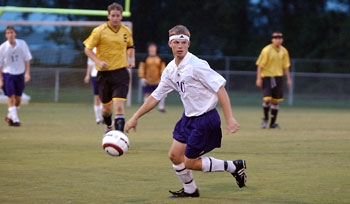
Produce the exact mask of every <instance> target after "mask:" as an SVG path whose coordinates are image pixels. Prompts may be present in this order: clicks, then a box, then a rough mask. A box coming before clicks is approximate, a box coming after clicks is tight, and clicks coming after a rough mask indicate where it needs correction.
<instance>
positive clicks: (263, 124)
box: [261, 118, 269, 129]
mask: <svg viewBox="0 0 350 204" xmlns="http://www.w3.org/2000/svg"><path fill="white" fill-rule="evenodd" d="M268 122H269V120H268V119H265V118H262V122H261V128H263V129H265V128H267V123H268Z"/></svg>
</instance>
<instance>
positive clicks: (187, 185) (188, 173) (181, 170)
mask: <svg viewBox="0 0 350 204" xmlns="http://www.w3.org/2000/svg"><path fill="white" fill-rule="evenodd" d="M173 168H174V170H175V171H176V174H177V176H178V177H179V179H180V181H181V182H182V183H183V186H184V191H185V192H186V193H194V192H195V191H196V189H197V186H196V182H194V180H193V177H192V170H190V169H186V167H185V164H184V163H181V164H178V165H175V164H173Z"/></svg>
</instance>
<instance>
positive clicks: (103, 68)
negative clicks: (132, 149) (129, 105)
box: [84, 3, 135, 132]
mask: <svg viewBox="0 0 350 204" xmlns="http://www.w3.org/2000/svg"><path fill="white" fill-rule="evenodd" d="M122 13H123V7H122V6H121V5H119V4H117V3H113V4H111V5H109V6H108V16H107V17H108V22H107V23H105V24H102V25H100V26H98V27H96V28H95V29H94V30H93V31H92V33H91V34H90V36H89V37H88V38H87V39H86V40H85V41H84V45H85V54H86V55H87V56H88V57H89V58H91V59H92V60H93V61H94V62H95V64H96V69H97V70H98V74H97V85H98V92H99V96H100V99H101V101H102V104H103V108H102V115H103V119H104V121H105V124H106V130H105V132H108V131H110V130H112V129H113V125H112V109H113V108H114V113H115V118H114V126H115V129H116V130H120V131H124V124H125V116H124V104H125V100H126V96H127V94H128V89H129V82H130V76H129V72H128V70H127V69H126V68H132V67H135V50H134V42H133V38H132V34H131V31H130V30H129V28H128V27H126V26H124V25H123V24H121V20H122V19H123V16H122ZM94 47H96V49H97V51H96V54H95V53H94V52H93V51H92V49H93V48H94ZM127 56H128V58H129V60H127Z"/></svg>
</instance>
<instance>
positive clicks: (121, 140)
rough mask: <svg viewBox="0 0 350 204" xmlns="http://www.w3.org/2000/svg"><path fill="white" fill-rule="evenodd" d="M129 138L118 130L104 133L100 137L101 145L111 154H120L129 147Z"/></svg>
mask: <svg viewBox="0 0 350 204" xmlns="http://www.w3.org/2000/svg"><path fill="white" fill-rule="evenodd" d="M129 145H130V143H129V138H128V137H127V136H126V135H125V134H124V133H123V132H121V131H119V130H112V131H109V132H108V133H106V134H105V135H104V137H103V139H102V147H103V149H104V150H105V152H107V154H109V155H111V156H122V155H123V154H124V153H126V152H127V151H128V149H129Z"/></svg>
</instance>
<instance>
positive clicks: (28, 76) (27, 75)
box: [24, 74, 31, 83]
mask: <svg viewBox="0 0 350 204" xmlns="http://www.w3.org/2000/svg"><path fill="white" fill-rule="evenodd" d="M30 79H31V77H30V74H25V75H24V82H25V83H28V82H29V81H30Z"/></svg>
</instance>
